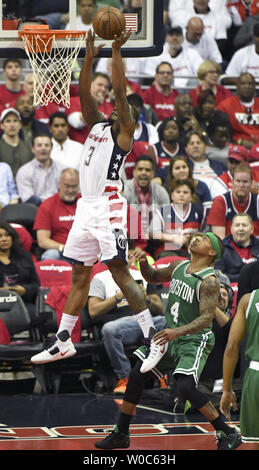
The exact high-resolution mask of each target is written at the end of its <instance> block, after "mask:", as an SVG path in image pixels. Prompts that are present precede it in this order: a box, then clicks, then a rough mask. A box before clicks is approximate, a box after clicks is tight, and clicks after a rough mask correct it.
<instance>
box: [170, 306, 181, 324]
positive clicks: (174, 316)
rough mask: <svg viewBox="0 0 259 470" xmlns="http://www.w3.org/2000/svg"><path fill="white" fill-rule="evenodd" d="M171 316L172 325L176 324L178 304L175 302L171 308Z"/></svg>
mask: <svg viewBox="0 0 259 470" xmlns="http://www.w3.org/2000/svg"><path fill="white" fill-rule="evenodd" d="M170 313H171V315H172V317H173V321H174V323H177V321H178V315H179V302H175V303H174V304H173V305H172V307H171V312H170Z"/></svg>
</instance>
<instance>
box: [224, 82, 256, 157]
mask: <svg viewBox="0 0 259 470" xmlns="http://www.w3.org/2000/svg"><path fill="white" fill-rule="evenodd" d="M236 86H237V94H235V95H233V96H231V97H230V98H227V99H226V100H223V101H221V103H220V104H219V105H218V107H217V109H219V110H220V111H223V112H224V113H227V114H228V117H229V120H230V124H231V129H232V138H233V141H234V142H235V143H237V144H238V145H243V146H244V147H246V148H248V149H250V148H251V147H253V145H254V144H256V143H257V142H259V125H258V124H259V122H258V115H259V98H258V97H257V96H255V89H256V82H255V78H254V76H253V75H251V74H250V73H242V74H241V75H240V76H239V78H238V79H237V85H236Z"/></svg>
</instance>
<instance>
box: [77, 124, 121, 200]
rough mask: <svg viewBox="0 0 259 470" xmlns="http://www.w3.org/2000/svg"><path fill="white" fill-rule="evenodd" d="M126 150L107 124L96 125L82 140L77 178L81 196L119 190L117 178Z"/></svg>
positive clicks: (119, 180) (118, 177)
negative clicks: (118, 142) (119, 143)
mask: <svg viewBox="0 0 259 470" xmlns="http://www.w3.org/2000/svg"><path fill="white" fill-rule="evenodd" d="M128 153H129V152H125V151H124V150H122V149H121V148H120V147H119V146H118V144H117V143H116V141H115V140H114V137H113V135H112V126H111V125H110V124H108V123H107V122H99V123H97V124H95V125H94V126H93V127H92V129H91V130H90V132H89V134H88V137H87V139H86V141H85V143H84V147H83V152H82V156H81V162H80V170H79V180H80V191H81V194H82V198H83V199H87V198H88V197H100V196H104V195H106V194H109V193H111V192H114V191H115V192H120V191H121V189H122V182H121V179H120V178H121V174H122V170H123V164H124V161H125V158H126V156H127V155H128Z"/></svg>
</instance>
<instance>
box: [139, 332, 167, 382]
mask: <svg viewBox="0 0 259 470" xmlns="http://www.w3.org/2000/svg"><path fill="white" fill-rule="evenodd" d="M167 349H168V343H166V344H163V345H162V346H160V345H158V344H156V343H155V341H153V340H151V343H150V351H149V355H148V356H147V357H146V359H144V361H143V364H142V366H141V368H140V372H142V374H144V373H145V372H148V371H149V370H151V369H153V367H155V366H156V365H157V364H158V362H159V361H160V360H161V359H162V357H163V356H164V354H165V353H166V351H167Z"/></svg>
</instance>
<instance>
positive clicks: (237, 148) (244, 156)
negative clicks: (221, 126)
mask: <svg viewBox="0 0 259 470" xmlns="http://www.w3.org/2000/svg"><path fill="white" fill-rule="evenodd" d="M228 158H233V160H237V161H238V162H242V161H243V160H249V151H248V150H247V149H246V148H245V147H243V146H242V145H231V146H230V147H229V150H228Z"/></svg>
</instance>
